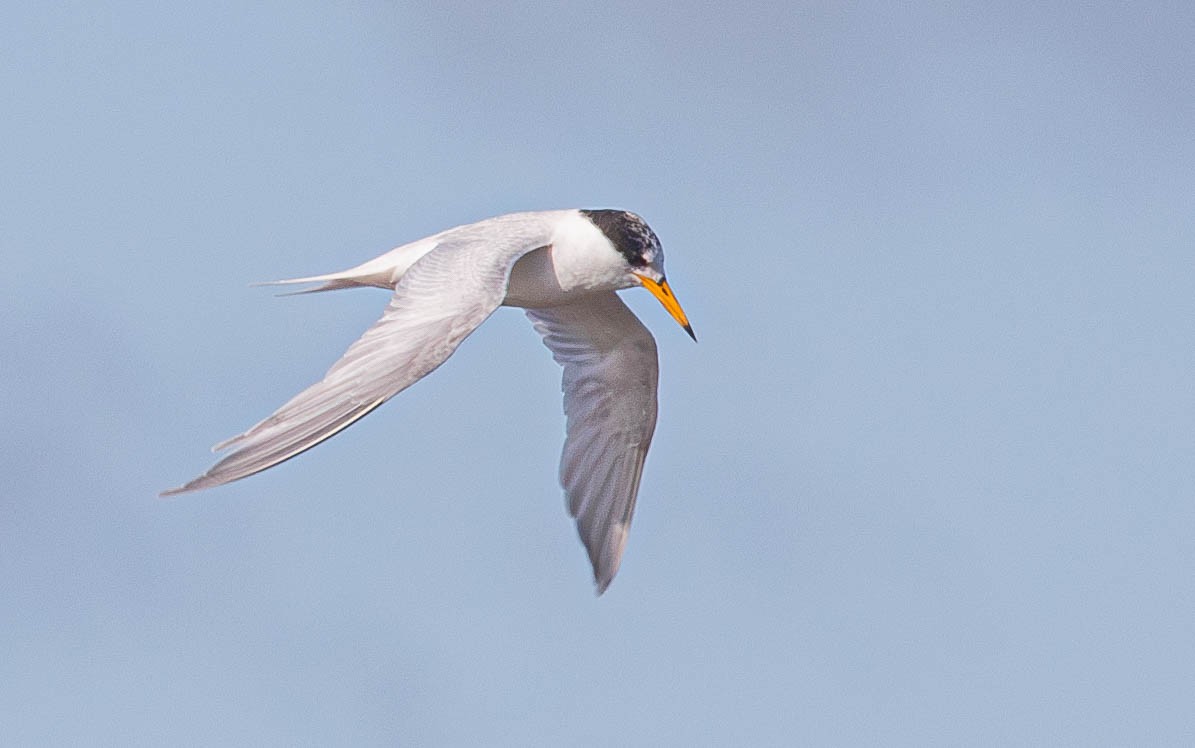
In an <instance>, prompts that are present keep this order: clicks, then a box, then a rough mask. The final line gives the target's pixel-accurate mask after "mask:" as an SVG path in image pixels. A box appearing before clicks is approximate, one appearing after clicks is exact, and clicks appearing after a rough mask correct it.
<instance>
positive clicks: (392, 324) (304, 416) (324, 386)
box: [163, 221, 548, 496]
mask: <svg viewBox="0 0 1195 748" xmlns="http://www.w3.org/2000/svg"><path fill="white" fill-rule="evenodd" d="M475 226H478V225H476V224H475ZM472 228H473V227H464V228H463V229H462V230H460V231H458V232H455V233H453V234H446V235H445V237H444V239H443V240H442V241H441V243H440V244H439V245H438V246H437V247H436V248H435V249H434V250H432V251H431V252H428V253H427V254H426V255H424V256H423V257H422V258H420V259H419V260H418V261H417V262H416V263H415V264H414V265H412V266H411V268H410V270H408V271H407V272H406V274H405V275H403V277H402V279H401V280H400V281H399V283H398V285H397V286H396V287H395V290H394V295H393V297H392V298H391V299H390V304H389V305H388V306H387V307H386V311H385V313H384V314H383V315H382V318H381V319H379V320H378V321H377V322H376V323H375V324H374V325H373V327H371V328H369V329H368V330H366V331H365V334H364V335H362V336H361V338H360V339H358V340H357V341H356V342H355V343H353V344H352V345H351V346H349V349H348V350H347V351H346V352H345V354H344V356H342V357H341V359H340V360H339V361H337V362H336V363H335V364H334V365H333V366H332V368H331V369H329V370H328V373H327V374H325V375H324V378H323V380H322V381H320V382H318V383H316V384H314V385H312V386H311V387H308V388H307V389H306V390H304V391H303V392H301V393H299V394H298V395H296V396H295V397H294V398H292V399H291V400H290V402H288V403H286V404H285V405H283V406H282V407H281V408H279V409H278V410H277V411H276V412H275V413H274V414H273V415H271V416H270V417H269V418H266V419H265V420H264V421H262V422H261V423H259V424H257V425H256V426H254V427H253V428H251V429H249V430H248V431H246V432H245V433H243V434H241V435H239V436H234V437H233V438H231V439H229V440H227V441H225V442H222V443H220V444H217V445H216V446H215V448H214V449H216V450H223V449H228V448H232V449H233V451H232V452H230V453H229V454H228V455H227V456H225V457H224V458H223V459H221V460H220V461H219V462H217V463H216V464H215V465H213V466H212V468H211V469H210V470H208V471H207V472H206V473H204V474H203V475H201V476H199V477H198V478H196V479H195V480H192V481H191V482H189V483H187V484H185V485H182V486H179V487H178V488H173V489H170V490H168V491H165V492H163V495H164V496H165V495H171V494H177V493H184V492H186V491H197V490H199V489H203V488H210V487H212V486H218V485H221V484H224V483H229V482H231V481H234V480H238V479H240V478H244V477H246V476H249V475H252V474H254V473H257V472H261V471H262V470H265V469H266V468H269V467H273V466H274V465H277V464H278V463H280V462H283V461H285V460H288V459H290V458H291V457H294V456H295V455H297V454H299V453H300V452H303V451H305V450H308V449H310V448H312V447H314V446H315V445H316V444H319V443H320V442H322V441H323V440H325V439H327V438H328V437H330V436H333V435H335V434H336V433H338V432H340V431H341V430H343V429H345V428H347V427H349V426H351V425H352V424H353V423H354V422H356V421H357V420H358V419H360V418H362V417H363V416H365V415H366V414H368V413H369V412H370V411H372V410H373V409H374V408H376V407H378V406H379V405H381V404H382V403H384V402H385V401H386V400H388V399H390V398H391V397H394V396H395V395H397V394H398V393H399V392H401V391H403V390H404V389H406V388H407V387H409V386H410V385H412V384H414V383H415V382H417V381H419V380H420V379H422V378H423V377H424V376H426V375H427V374H429V373H430V372H432V371H433V370H434V369H435V368H436V367H438V366H439V365H440V364H442V363H444V361H445V360H447V358H448V357H449V356H451V355H452V353H453V351H455V350H456V348H457V346H458V345H460V343H461V341H462V340H464V339H465V338H466V337H468V335H469V334H470V333H471V332H473V330H475V329H476V328H477V326H478V325H480V324H481V323H482V322H483V321H484V320H485V319H486V318H487V317H488V316H489V315H490V314H492V313H493V311H494V310H495V309H497V308H498V306H499V305H500V304H501V303H502V299H503V297H504V296H505V294H506V284H507V280H508V278H509V276H510V269H511V267H512V266H513V265H514V263H515V261H517V260H518V259H519V258H520V257H522V256H523V255H524V254H526V253H527V252H529V251H531V250H533V249H536V248H538V247H540V246H544V244H546V242H547V238H548V231H547V230H546V229H545V227H544V226H542V225H540V224H539V223H537V222H534V221H528V222H525V223H523V224H513V223H512V224H508V225H506V226H505V228H504V229H503V230H500V231H495V230H492V228H491V229H490V230H482V229H484V228H485V227H480V228H479V229H477V230H470V229H472Z"/></svg>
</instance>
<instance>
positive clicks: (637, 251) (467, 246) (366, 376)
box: [164, 210, 692, 593]
mask: <svg viewBox="0 0 1195 748" xmlns="http://www.w3.org/2000/svg"><path fill="white" fill-rule="evenodd" d="M663 260H664V256H663V251H662V249H661V248H660V245H659V240H658V239H657V238H656V236H655V234H654V233H653V232H652V231H651V229H650V228H648V226H647V224H646V223H644V222H643V220H642V219H641V218H639V217H638V216H636V215H634V214H633V213H627V212H624V211H611V210H554V211H540V212H531V213H512V214H509V215H504V216H498V217H495V218H490V219H487V220H484V221H479V222H477V223H473V224H468V225H465V226H458V227H456V228H453V229H449V230H447V231H443V232H440V233H438V234H435V235H433V236H429V237H427V238H425V239H420V240H418V241H415V242H411V243H410V244H405V245H403V246H401V247H398V248H397V249H393V250H391V251H389V252H387V253H385V254H383V255H381V256H379V257H377V258H375V259H373V260H370V261H368V262H365V263H363V264H361V265H358V266H357V267H354V268H351V269H349V270H345V271H342V272H339V273H329V274H327V275H318V276H310V277H307V278H296V279H293V280H288V281H279V283H308V284H318V285H315V286H314V287H312V288H310V289H308V291H330V290H336V289H341V288H354V287H361V286H378V287H382V288H391V289H393V290H394V295H393V296H392V297H391V300H390V304H389V305H388V306H387V308H386V312H385V313H384V314H383V315H382V318H381V319H380V320H379V321H378V322H377V323H376V324H374V325H373V327H371V328H370V329H369V330H367V331H366V332H365V334H364V335H363V336H362V337H361V338H360V339H359V340H357V341H356V342H355V343H353V344H352V345H351V346H350V347H349V349H348V350H347V351H346V352H345V354H344V356H343V357H341V359H340V360H339V361H337V362H336V363H335V364H334V365H333V366H332V368H331V369H329V370H328V372H327V374H325V376H324V378H323V380H321V381H320V382H318V383H316V384H314V385H312V386H311V387H309V388H307V389H306V390H304V391H303V392H301V393H299V394H298V395H297V396H295V397H294V398H292V399H291V400H290V401H289V402H287V403H286V404H285V405H283V406H282V407H281V408H279V409H278V410H277V411H276V412H275V413H274V414H273V415H271V416H270V417H268V418H266V419H265V420H264V421H262V422H261V423H259V424H257V425H256V426H254V427H253V428H251V429H249V430H248V431H246V432H245V433H243V434H240V435H239V436H235V437H233V438H232V439H229V440H228V441H225V442H222V443H221V444H218V445H216V449H217V450H223V449H232V451H231V452H230V453H229V454H228V455H226V456H225V457H224V458H223V459H221V460H220V461H219V462H217V463H216V464H215V465H214V466H213V467H212V468H211V469H210V470H208V471H207V472H206V473H204V474H203V475H201V476H199V477H198V478H196V479H194V480H192V481H190V482H189V483H187V484H185V485H183V486H180V487H178V488H175V489H171V490H169V491H166V492H164V495H170V494H176V493H183V492H187V491H196V490H200V489H204V488H210V487H213V486H218V485H221V484H224V483H229V482H231V481H234V480H238V479H240V478H244V477H247V476H249V475H252V474H254V473H257V472H260V471H262V470H265V469H266V468H269V467H272V466H274V465H277V464H278V463H280V462H283V461H285V460H287V459H290V458H291V457H294V456H295V455H297V454H299V453H300V452H303V451H305V450H307V449H310V448H311V447H313V446H315V445H316V444H318V443H319V442H321V441H323V440H324V439H327V438H329V437H331V436H333V435H335V434H336V433H338V432H339V431H341V430H343V429H344V428H347V427H348V426H350V425H351V424H352V423H354V422H355V421H357V420H358V419H360V418H361V417H363V416H365V415H366V414H368V413H369V412H370V411H372V410H373V409H374V408H376V407H378V406H379V405H381V404H382V403H383V402H385V401H386V400H388V399H389V398H391V397H393V396H394V395H396V394H398V393H399V392H401V391H402V390H404V389H406V388H407V387H408V386H410V385H411V384H413V383H414V382H416V381H418V380H419V379H421V378H423V377H424V376H426V375H427V374H429V373H430V372H431V371H433V370H434V369H435V368H437V367H438V366H439V365H440V364H442V363H443V362H444V361H445V360H447V359H448V357H449V356H451V355H452V353H453V351H455V350H456V347H457V346H458V345H459V344H460V343H461V341H462V340H464V338H465V337H467V336H468V335H469V334H470V333H472V332H473V330H474V329H476V328H477V326H478V325H480V324H481V323H482V322H483V321H484V320H485V319H486V318H487V317H488V316H489V315H490V314H491V313H493V312H494V310H495V309H496V308H497V307H498V306H501V305H505V306H516V307H523V308H525V309H526V310H527V315H528V317H529V318H530V319H531V321H532V324H533V325H534V326H535V328H536V330H538V331H539V332H540V334H541V335H543V336H544V342H545V344H546V345H547V346H548V348H549V349H550V350H551V351H552V354H553V356H554V358H555V359H556V360H557V361H558V362H559V363H560V364H561V365H562V366H563V367H564V384H563V388H564V395H565V404H564V407H565V413H566V415H567V417H568V425H567V439H566V442H565V447H564V455H563V457H562V459H561V468H560V479H561V483H562V484H563V486H564V489H565V493H566V495H567V498H568V502H569V510H570V513H571V514H572V515H573V516H574V517H576V518H577V523H578V531H579V532H580V534H581V538H582V540H583V541H584V543H585V546H586V548H587V549H588V551H589V556H590V560H591V561H592V563H593V567H594V578H595V580H596V582H597V585H598V592H599V593H600V592H602V591H604V590H605V588H606V587H607V586H608V585H609V583H610V581H611V580H612V579H613V577H614V574H615V573H616V572H617V570H618V565H619V561H620V559H621V556H622V550H623V547H624V544H625V542H626V533H627V530H628V528H629V526H630V521H631V514H632V512H633V510H634V506H635V497H636V494H637V493H638V488H639V478H640V475H641V473H642V469H643V460H644V458H645V457H646V454H647V448H648V445H649V444H650V442H651V436H652V432H653V431H654V429H655V420H656V385H657V377H658V375H657V371H658V370H657V359H656V347H655V341H654V339H653V338H652V336H651V333H649V332H648V331H647V329H646V328H645V327H643V325H642V324H641V323H640V322H639V320H638V319H637V318H636V317H635V315H634V314H632V313H631V311H630V310H629V309H628V308H627V307H626V305H625V304H623V302H622V301H621V300H620V299H619V298H618V296H617V294H616V293H615V291H617V290H620V289H624V288H629V287H632V286H635V285H643V286H644V287H645V288H647V289H648V290H650V291H651V292H652V293H653V294H654V295H655V296H656V297H657V298H658V299H659V300H660V301H661V303H663V304H664V306H665V308H667V309H668V311H669V312H670V313H671V314H672V315H673V317H674V318H675V319H676V320H677V321H678V322H679V323H680V324H681V325H683V326H684V327H685V329H686V331H688V332H689V334H690V335H692V329H691V328H690V327H689V324H688V321H687V319H686V318H685V316H684V312H683V311H682V310H681V308H680V305H679V304H678V303H677V302H676V299H675V297H674V296H673V295H672V292H671V289H670V288H669V286H668V283H667V281H666V280H665V279H664V270H663ZM308 291H303V292H301V293H306V292H308Z"/></svg>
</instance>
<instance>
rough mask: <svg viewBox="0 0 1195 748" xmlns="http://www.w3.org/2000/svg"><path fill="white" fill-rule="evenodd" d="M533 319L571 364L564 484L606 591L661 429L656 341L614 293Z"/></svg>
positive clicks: (567, 368) (535, 313)
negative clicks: (657, 430) (646, 463)
mask: <svg viewBox="0 0 1195 748" xmlns="http://www.w3.org/2000/svg"><path fill="white" fill-rule="evenodd" d="M527 316H528V317H530V318H531V322H532V324H534V325H535V329H536V330H537V331H539V333H540V334H541V335H543V338H544V344H545V345H547V346H548V348H549V349H551V351H552V356H553V358H555V359H556V361H557V362H558V363H559V364H560V365H561V366H563V367H564V382H563V389H564V412H565V415H566V416H567V417H568V426H567V434H568V436H567V438H566V440H565V443H564V453H563V455H562V456H561V458H560V483H561V485H562V486H563V487H564V492H565V496H566V498H567V500H568V508H569V512H570V513H571V514H572V515H573V516H574V517H576V518H577V531H578V532H579V533H580V535H581V540H582V541H583V542H584V543H585V548H586V550H588V551H589V560H590V562H592V564H593V576H594V581H595V582H596V583H597V591H598V594H599V595H600V594H601V593H602V592H604V591H605V590H606V587H608V586H609V585H610V581H611V580H612V579H614V575H615V574H616V573H617V572H618V565H619V562H620V561H621V559H622V551H623V548H624V546H625V545H626V540H627V532H628V530H629V529H630V526H631V514H632V513H633V512H634V511H635V497H636V495H637V494H638V493H639V478H640V476H641V475H642V474H643V460H644V458H645V457H646V456H647V448H648V446H649V445H650V444H651V436H652V433H653V432H654V431H655V428H656V385H657V382H658V380H659V364H658V360H657V356H656V342H655V339H654V338H652V336H651V333H650V332H648V331H647V328H646V327H644V326H643V324H642V323H641V322H640V321H639V320H638V318H636V317H635V315H634V314H633V313H632V312H631V310H630V309H628V308H627V306H626V304H624V303H623V302H622V300H621V299H620V298H618V295H617V294H615V293H614V292H612V291H611V292H609V293H596V294H592V295H590V296H587V297H585V298H584V299H583V300H581V301H579V302H577V303H574V304H567V305H564V306H557V307H550V308H544V309H529V310H527Z"/></svg>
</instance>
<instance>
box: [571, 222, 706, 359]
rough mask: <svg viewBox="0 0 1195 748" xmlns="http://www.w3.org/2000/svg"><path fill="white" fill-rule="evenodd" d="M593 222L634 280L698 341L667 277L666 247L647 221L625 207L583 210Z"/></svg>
mask: <svg viewBox="0 0 1195 748" xmlns="http://www.w3.org/2000/svg"><path fill="white" fill-rule="evenodd" d="M581 212H582V213H583V214H585V216H586V217H587V218H589V220H590V221H593V223H594V225H596V226H597V227H598V228H599V229H601V231H602V233H603V234H605V235H606V238H607V239H609V240H610V243H611V244H613V245H614V248H615V249H617V250H618V253H619V254H621V255H622V258H623V260H625V261H626V264H627V272H628V273H629V274H630V278H631V280H632V281H633V282H634V283H638V284H639V285H641V286H643V287H644V288H646V289H647V290H648V291H650V292H651V295H652V296H655V297H656V299H658V300H659V302H660V303H661V304H663V305H664V308H665V309H667V310H668V313H669V314H671V315H672V318H673V319H674V320H676V322H677V324H679V325H680V326H681V327H683V328H684V329H685V332H687V333H689V337H691V338H693V340H697V336H696V335H694V334H693V327H692V326H691V325H690V324H689V318H688V317H687V316H686V315H685V310H684V309H682V308H681V305H680V302H679V301H677V300H676V295H675V294H673V293H672V288H671V287H669V285H668V279H667V278H665V276H664V249H663V247H661V246H660V239H659V237H657V236H656V232H654V231H652V230H651V227H650V226H648V225H647V221H644V220H643V219H642V218H640V217H639V216H637V215H636V214H634V213H631V212H629V211H625V210H582V211H581Z"/></svg>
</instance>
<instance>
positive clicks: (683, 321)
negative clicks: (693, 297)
mask: <svg viewBox="0 0 1195 748" xmlns="http://www.w3.org/2000/svg"><path fill="white" fill-rule="evenodd" d="M635 277H636V278H637V279H638V280H639V282H640V283H642V284H643V287H644V288H646V289H647V290H648V291H651V295H652V296H655V297H656V298H657V299H659V301H660V303H661V304H663V305H664V308H665V309H667V310H668V313H669V314H671V315H672V318H673V319H674V320H676V322H677V324H679V325H680V326H681V327H683V328H685V332H687V333H689V337H690V338H693V340H694V341H696V340H697V336H696V335H694V334H693V328H692V326H690V325H689V318H688V317H686V316H685V310H684V309H681V308H680V302H679V301H677V300H676V296H675V295H674V294H673V293H672V289H671V288H669V287H668V281H666V280H660V282H659V283H657V282H656V281H654V280H652V279H651V278H648V277H647V276H646V275H640V274H639V273H635Z"/></svg>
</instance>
